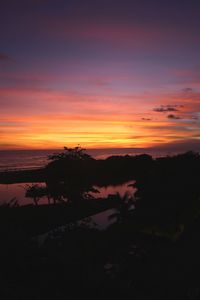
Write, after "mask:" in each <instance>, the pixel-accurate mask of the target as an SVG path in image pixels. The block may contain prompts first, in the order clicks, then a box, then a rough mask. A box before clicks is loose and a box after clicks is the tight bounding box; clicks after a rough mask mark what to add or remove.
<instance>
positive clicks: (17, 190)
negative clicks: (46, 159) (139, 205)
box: [0, 180, 136, 205]
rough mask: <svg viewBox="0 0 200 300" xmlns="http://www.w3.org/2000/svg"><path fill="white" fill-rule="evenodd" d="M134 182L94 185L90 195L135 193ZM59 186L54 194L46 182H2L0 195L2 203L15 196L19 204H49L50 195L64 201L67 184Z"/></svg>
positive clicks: (99, 196) (105, 196) (94, 196)
mask: <svg viewBox="0 0 200 300" xmlns="http://www.w3.org/2000/svg"><path fill="white" fill-rule="evenodd" d="M134 183H135V181H134V180H131V181H128V182H126V183H123V184H119V185H108V186H103V187H99V186H93V187H92V188H91V189H90V190H91V192H90V195H91V196H92V197H93V198H95V199H97V198H107V197H108V195H111V194H117V193H118V194H119V195H120V196H121V197H122V198H123V197H124V195H125V194H126V193H128V194H130V195H133V194H134V193H135V191H136V189H135V188H134V187H133V184H134ZM36 186H37V187H38V188H39V190H38V196H37V195H36V196H35V195H34V187H36ZM28 187H30V189H29V191H30V192H29V193H28V195H27V194H26V189H27V188H28ZM57 188H58V189H55V187H54V189H53V191H54V194H52V193H53V191H50V192H51V194H49V193H47V192H46V193H45V190H46V189H47V184H46V183H44V182H43V183H41V182H40V183H34V184H30V183H23V184H18V183H15V184H0V195H1V196H0V204H2V203H6V202H8V201H10V200H11V199H13V198H16V200H17V201H18V204H19V205H29V204H34V203H35V202H37V203H38V204H49V202H50V200H52V199H50V198H49V197H50V196H51V198H53V197H54V198H56V197H57V199H58V197H60V200H61V201H62V200H64V199H63V198H62V197H61V196H60V195H61V194H63V191H62V190H61V188H62V189H63V188H64V189H66V186H64V185H62V184H61V185H60V186H59V187H57ZM31 189H32V190H31ZM42 189H44V190H43V191H42ZM97 190H98V193H96V192H95V191H97ZM64 191H65V190H64ZM31 192H33V193H31ZM56 193H57V194H56ZM27 196H28V197H27ZM34 199H35V200H34ZM54 200H55V199H54Z"/></svg>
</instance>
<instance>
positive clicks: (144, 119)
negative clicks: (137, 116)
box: [141, 118, 152, 121]
mask: <svg viewBox="0 0 200 300" xmlns="http://www.w3.org/2000/svg"><path fill="white" fill-rule="evenodd" d="M141 120H143V121H151V120H152V119H150V118H142V119H141Z"/></svg>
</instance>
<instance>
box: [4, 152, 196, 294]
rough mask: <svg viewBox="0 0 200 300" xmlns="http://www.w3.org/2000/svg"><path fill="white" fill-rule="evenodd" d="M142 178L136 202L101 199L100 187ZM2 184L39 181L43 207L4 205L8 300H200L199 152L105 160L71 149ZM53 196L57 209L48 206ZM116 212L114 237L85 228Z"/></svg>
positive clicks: (36, 193)
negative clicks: (46, 199) (104, 214)
mask: <svg viewBox="0 0 200 300" xmlns="http://www.w3.org/2000/svg"><path fill="white" fill-rule="evenodd" d="M26 172H28V173H26ZM27 174H28V177H27V178H26V180H24V178H25V177H26V175H27ZM33 179H34V180H33ZM133 179H135V180H136V183H135V187H136V188H137V192H136V193H135V195H133V196H132V197H126V196H125V197H124V198H120V197H119V195H113V196H110V197H108V199H99V200H98V199H97V200H94V199H93V197H92V195H93V192H95V191H94V189H93V186H94V185H99V186H104V185H108V184H118V183H122V182H126V181H129V180H133ZM0 181H1V182H15V181H17V182H30V184H29V185H28V186H26V194H27V197H31V198H32V199H33V203H34V205H32V206H28V207H16V202H15V201H14V200H13V201H11V203H10V205H4V206H3V207H1V208H0V225H1V226H0V235H1V241H2V246H1V257H2V258H3V259H2V268H1V274H2V278H1V282H2V283H3V285H2V286H3V288H2V289H1V290H0V296H1V298H2V299H27V298H28V299H44V297H45V298H49V299H51V298H52V299H66V298H67V299H77V298H78V294H79V293H80V292H81V293H82V297H87V298H89V299H90V298H91V299H105V298H107V297H109V298H111V297H119V296H120V297H123V298H125V299H132V298H134V299H199V297H200V281H199V276H196V272H198V270H199V265H200V258H199V251H200V239H199V231H200V188H199V186H200V185H199V183H200V155H199V154H198V153H194V152H187V153H184V154H179V155H176V156H173V157H163V158H157V159H153V158H152V157H151V156H149V155H139V156H133V157H132V156H114V157H110V158H107V159H105V160H95V159H93V158H91V157H90V156H89V155H87V154H86V153H85V151H84V150H83V149H82V148H80V147H77V148H75V149H69V148H65V151H64V153H61V154H56V155H52V156H51V157H50V163H49V164H48V165H47V166H46V167H44V168H43V169H41V170H37V171H25V172H18V173H12V174H11V173H6V174H5V173H4V174H0ZM39 181H41V182H45V185H38V184H35V183H34V182H39ZM44 195H46V196H47V197H49V203H51V204H49V205H45V206H44V205H43V206H40V205H39V203H40V197H43V196H44ZM12 206H14V207H12ZM133 206H134V208H135V209H134V210H133V209H130V207H133ZM111 207H112V208H113V209H114V210H115V213H113V215H111V216H110V218H114V219H115V223H114V224H112V225H110V226H109V227H108V228H107V229H106V230H103V231H102V230H99V229H98V228H96V227H95V226H92V227H91V226H90V222H89V221H90V219H87V220H88V222H84V223H80V222H78V220H79V219H81V218H83V217H86V216H87V217H88V216H90V215H92V214H94V213H96V212H99V211H103V210H106V209H108V208H111ZM69 222H70V223H71V226H65V227H61V228H60V229H58V228H57V227H58V226H60V225H63V224H67V223H69ZM52 229H53V231H51V232H49V234H47V235H45V238H43V239H42V242H41V239H40V238H39V237H38V238H37V235H38V234H41V233H43V232H45V231H48V230H52Z"/></svg>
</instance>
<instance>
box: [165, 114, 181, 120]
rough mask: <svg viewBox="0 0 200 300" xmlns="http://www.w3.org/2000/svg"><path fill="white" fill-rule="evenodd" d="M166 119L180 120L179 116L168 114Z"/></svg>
mask: <svg viewBox="0 0 200 300" xmlns="http://www.w3.org/2000/svg"><path fill="white" fill-rule="evenodd" d="M167 118H168V119H174V120H179V119H181V118H180V117H179V116H176V115H173V114H170V115H168V116H167Z"/></svg>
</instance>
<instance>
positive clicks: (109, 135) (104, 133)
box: [0, 0, 200, 150]
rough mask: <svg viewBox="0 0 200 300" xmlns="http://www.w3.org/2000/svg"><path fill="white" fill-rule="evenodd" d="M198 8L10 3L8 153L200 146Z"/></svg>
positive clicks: (4, 35)
mask: <svg viewBox="0 0 200 300" xmlns="http://www.w3.org/2000/svg"><path fill="white" fill-rule="evenodd" d="M199 6H200V5H199V4H198V3H197V2H195V1H193V0H191V1H190V3H189V4H186V3H185V6H183V7H182V9H181V14H180V6H179V5H178V3H176V1H172V0H169V1H167V2H166V1H165V2H163V1H160V2H159V3H158V2H157V1H156V2H155V3H154V1H152V2H151V5H150V6H149V0H148V1H147V0H142V1H137V3H136V1H129V0H124V2H123V3H118V2H116V1H114V0H110V1H105V0H101V1H99V3H98V1H91V0H87V1H82V0H77V1H68V0H65V1H64V0H58V1H56V4H55V1H53V0H47V1H24V0H19V1H16V2H13V3H12V5H10V1H9V0H8V1H7V2H5V3H4V4H3V5H2V7H1V10H0V19H1V21H2V23H3V24H4V26H3V27H2V28H3V29H1V30H0V40H1V42H2V43H1V44H2V48H1V49H0V149H27V148H28V149H35V148H37V149H41V148H42V149H43V148H44V149H48V148H61V147H63V146H64V145H65V146H72V147H73V146H76V145H77V144H80V145H81V146H82V147H86V148H105V147H109V148H113V147H123V148H127V147H128V148H130V147H136V148H138V147H139V148H141V147H147V148H148V147H152V146H157V145H160V146H163V145H165V144H169V143H178V142H181V143H186V144H187V145H188V148H190V142H191V141H195V142H196V143H198V142H200V66H199V61H200V55H199V53H200V35H199V26H200V18H199V9H200V7H199ZM191 20H192V22H191ZM194 150H195V149H194Z"/></svg>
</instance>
